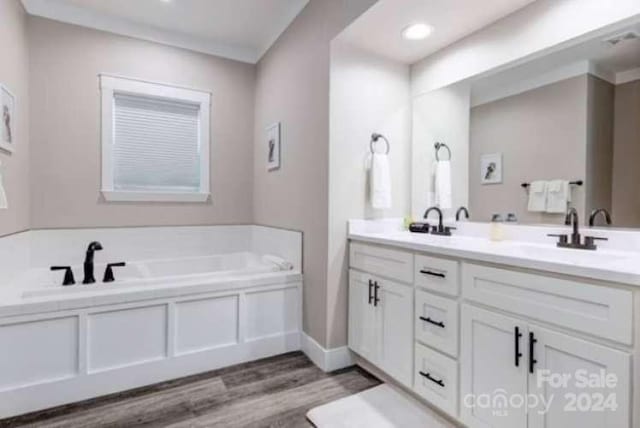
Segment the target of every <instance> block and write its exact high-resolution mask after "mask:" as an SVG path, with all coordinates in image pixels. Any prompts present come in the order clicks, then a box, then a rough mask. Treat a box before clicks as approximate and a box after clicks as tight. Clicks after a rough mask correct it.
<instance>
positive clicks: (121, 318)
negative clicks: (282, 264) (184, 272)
mask: <svg viewBox="0 0 640 428" xmlns="http://www.w3.org/2000/svg"><path fill="white" fill-rule="evenodd" d="M301 295H302V284H301V283H300V282H291V283H287V282H283V283H280V282H279V281H273V282H272V283H271V284H265V285H261V286H248V287H244V288H241V289H237V290H227V291H222V292H215V293H195V294H185V293H182V294H181V295H180V296H175V297H170V298H160V299H147V300H143V301H138V302H134V303H126V304H118V305H106V306H88V307H83V308H79V309H73V310H68V311H59V312H52V313H45V314H36V315H28V316H17V317H4V318H0V342H1V343H11V347H10V348H11V349H10V352H2V353H1V355H0V366H1V367H3V370H2V374H1V375H0V418H4V417H10V416H14V415H18V414H22V413H26V412H30V411H36V410H41V409H45V408H49V407H52V406H58V405H63V404H67V403H71V402H75V401H80V400H85V399H89V398H93V397H98V396H101V395H105V394H110V393H113V392H118V391H122V390H126V389H131V388H136V387H140V386H144V385H148V384H152V383H156V382H162V381H165V380H169V379H173V378H177V377H182V376H188V375H191V374H196V373H201V372H204V371H207V370H214V369H217V368H220V367H225V366H228V365H232V364H237V363H242V362H246V361H251V360H255V359H259V358H264V357H268V356H271V355H277V354H281V353H285V352H291V351H295V350H299V349H301V343H300V333H301V308H302V306H301Z"/></svg>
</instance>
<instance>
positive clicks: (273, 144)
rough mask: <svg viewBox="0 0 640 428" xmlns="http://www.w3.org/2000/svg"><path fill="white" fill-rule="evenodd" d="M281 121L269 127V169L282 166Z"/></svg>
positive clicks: (267, 145)
mask: <svg viewBox="0 0 640 428" xmlns="http://www.w3.org/2000/svg"><path fill="white" fill-rule="evenodd" d="M280 128H281V127H280V122H277V123H274V124H273V125H270V126H268V127H267V139H266V158H267V171H276V170H278V169H280V167H281V141H280V137H281V133H280V131H281V129H280Z"/></svg>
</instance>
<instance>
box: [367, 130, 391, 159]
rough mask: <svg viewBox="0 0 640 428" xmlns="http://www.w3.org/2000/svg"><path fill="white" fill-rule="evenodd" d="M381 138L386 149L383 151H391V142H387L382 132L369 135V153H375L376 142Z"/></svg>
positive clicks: (387, 152)
mask: <svg viewBox="0 0 640 428" xmlns="http://www.w3.org/2000/svg"><path fill="white" fill-rule="evenodd" d="M381 138H382V139H383V140H384V142H385V144H386V145H387V151H386V152H385V153H386V154H389V152H390V151H391V144H389V140H387V138H386V137H385V136H384V135H382V134H372V135H371V143H370V144H369V147H370V148H371V153H373V154H375V153H376V143H377V142H378V140H379V139H381Z"/></svg>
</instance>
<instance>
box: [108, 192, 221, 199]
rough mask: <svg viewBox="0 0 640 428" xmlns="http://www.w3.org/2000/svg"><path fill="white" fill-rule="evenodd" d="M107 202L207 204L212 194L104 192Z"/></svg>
mask: <svg viewBox="0 0 640 428" xmlns="http://www.w3.org/2000/svg"><path fill="white" fill-rule="evenodd" d="M102 195H103V196H104V199H105V200H106V201H107V202H207V201H208V200H209V197H210V196H211V194H210V193H178V192H174V193H170V192H125V191H113V190H103V191H102Z"/></svg>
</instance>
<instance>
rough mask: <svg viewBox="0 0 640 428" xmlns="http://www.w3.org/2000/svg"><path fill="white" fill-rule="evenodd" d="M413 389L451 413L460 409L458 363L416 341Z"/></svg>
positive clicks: (455, 412) (454, 413)
mask: <svg viewBox="0 0 640 428" xmlns="http://www.w3.org/2000/svg"><path fill="white" fill-rule="evenodd" d="M414 366H415V376H414V378H413V390H414V391H415V392H416V393H417V394H418V395H420V396H421V397H423V398H424V399H426V400H427V401H429V402H430V403H432V404H434V405H436V406H438V407H440V408H441V409H442V410H444V411H446V412H448V413H449V414H451V415H453V416H456V415H457V411H458V363H457V362H456V360H453V359H451V358H449V357H446V356H444V355H442V354H440V353H438V352H436V351H432V350H431V349H429V348H427V347H426V346H424V345H421V344H419V343H416V351H415V364H414Z"/></svg>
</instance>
